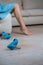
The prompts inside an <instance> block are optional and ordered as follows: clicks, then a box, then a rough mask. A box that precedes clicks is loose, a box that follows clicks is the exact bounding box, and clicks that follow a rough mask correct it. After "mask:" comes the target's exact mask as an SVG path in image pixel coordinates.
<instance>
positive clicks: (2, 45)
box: [0, 25, 43, 65]
mask: <svg viewBox="0 0 43 65" xmlns="http://www.w3.org/2000/svg"><path fill="white" fill-rule="evenodd" d="M28 29H29V30H30V31H31V32H32V35H29V36H26V35H24V34H23V33H22V32H21V31H20V27H14V28H13V30H12V34H11V35H12V37H11V38H10V39H8V40H7V39H1V37H0V65H43V25H38V26H28ZM14 38H17V39H18V41H19V43H18V45H19V46H21V49H19V50H18V49H17V50H12V51H11V50H9V49H8V48H7V45H8V44H9V43H10V42H11V41H12V40H13V39H14Z"/></svg>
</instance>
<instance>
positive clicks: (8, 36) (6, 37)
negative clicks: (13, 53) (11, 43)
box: [2, 32, 11, 39]
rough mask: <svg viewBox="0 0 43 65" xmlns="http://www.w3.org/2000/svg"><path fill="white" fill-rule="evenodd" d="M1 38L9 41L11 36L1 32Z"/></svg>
mask: <svg viewBox="0 0 43 65" xmlns="http://www.w3.org/2000/svg"><path fill="white" fill-rule="evenodd" d="M2 37H4V38H5V39H9V38H11V35H10V34H8V33H6V32H2Z"/></svg>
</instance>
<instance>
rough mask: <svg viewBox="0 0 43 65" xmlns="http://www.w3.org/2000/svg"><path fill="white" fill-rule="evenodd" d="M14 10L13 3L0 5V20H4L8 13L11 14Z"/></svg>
mask: <svg viewBox="0 0 43 65" xmlns="http://www.w3.org/2000/svg"><path fill="white" fill-rule="evenodd" d="M13 8H14V4H13V3H9V4H1V3H0V19H3V18H5V17H6V16H7V15H8V13H10V12H11V10H12V9H13Z"/></svg>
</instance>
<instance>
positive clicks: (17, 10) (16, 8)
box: [13, 4, 32, 35]
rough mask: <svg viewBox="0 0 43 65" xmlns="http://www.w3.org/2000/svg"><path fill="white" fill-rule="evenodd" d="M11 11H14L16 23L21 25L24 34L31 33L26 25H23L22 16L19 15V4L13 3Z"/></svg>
mask: <svg viewBox="0 0 43 65" xmlns="http://www.w3.org/2000/svg"><path fill="white" fill-rule="evenodd" d="M13 12H14V15H15V16H16V19H17V20H18V23H19V24H20V26H21V30H22V32H23V33H25V34H26V35H30V34H32V33H31V32H30V31H29V30H28V29H27V27H26V26H25V24H24V22H23V18H22V15H21V12H20V8H19V5H18V4H15V5H14V9H13Z"/></svg>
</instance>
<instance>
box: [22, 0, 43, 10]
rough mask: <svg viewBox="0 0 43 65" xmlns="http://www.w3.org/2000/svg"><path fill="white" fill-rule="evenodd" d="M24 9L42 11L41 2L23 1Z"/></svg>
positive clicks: (42, 2) (42, 1)
mask: <svg viewBox="0 0 43 65" xmlns="http://www.w3.org/2000/svg"><path fill="white" fill-rule="evenodd" d="M23 8H24V9H35V8H36V9H42V8H43V0H23Z"/></svg>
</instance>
